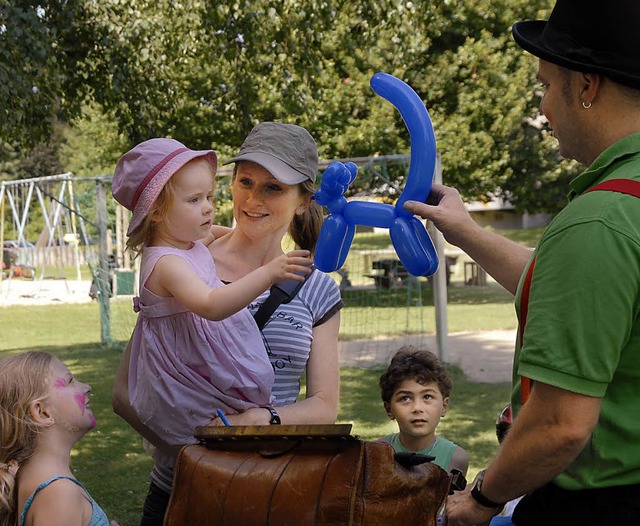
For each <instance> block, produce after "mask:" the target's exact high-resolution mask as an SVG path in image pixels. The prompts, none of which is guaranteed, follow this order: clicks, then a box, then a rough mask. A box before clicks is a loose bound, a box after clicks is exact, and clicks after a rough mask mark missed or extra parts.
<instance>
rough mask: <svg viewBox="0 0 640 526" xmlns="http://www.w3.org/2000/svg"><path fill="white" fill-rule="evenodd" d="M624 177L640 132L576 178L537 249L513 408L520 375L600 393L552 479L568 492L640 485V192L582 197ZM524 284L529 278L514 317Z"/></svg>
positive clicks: (635, 157) (638, 172)
mask: <svg viewBox="0 0 640 526" xmlns="http://www.w3.org/2000/svg"><path fill="white" fill-rule="evenodd" d="M618 178H627V179H635V180H640V133H636V134H633V135H629V136H627V137H625V138H623V139H621V140H619V141H618V142H616V143H615V144H613V145H612V146H610V147H609V148H608V149H606V150H605V151H604V152H603V153H602V154H601V155H600V156H599V157H598V158H597V159H596V160H595V161H594V163H593V164H592V165H591V166H590V167H589V169H588V170H586V171H585V172H584V173H583V174H581V175H580V176H578V177H577V178H576V179H574V180H573V181H572V182H571V187H572V191H571V193H570V195H569V199H570V202H569V204H568V205H567V206H566V207H565V208H564V209H563V210H562V211H561V212H560V213H559V214H558V215H557V216H556V217H555V218H554V219H553V221H552V222H551V223H550V224H549V226H548V227H547V229H546V230H545V232H544V234H543V236H542V238H541V239H540V242H539V244H538V246H537V247H536V250H535V256H536V263H535V267H534V270H533V277H532V280H531V289H530V295H529V306H528V315H527V321H526V328H525V333H524V345H523V348H522V349H519V348H517V349H516V356H515V360H514V390H513V393H512V404H513V408H514V410H515V411H516V412H517V411H518V410H519V408H520V381H519V379H520V376H524V377H528V378H531V379H532V380H533V381H534V383H535V381H540V382H544V383H545V384H548V385H552V386H555V387H559V388H561V389H566V390H568V391H572V392H575V393H580V394H584V395H588V396H594V397H599V398H602V407H601V413H600V419H599V421H598V424H597V426H596V428H595V430H594V432H593V434H592V436H591V439H590V441H589V443H588V444H587V446H586V447H585V449H584V450H583V451H582V453H580V455H579V456H578V457H577V458H576V459H575V461H574V462H573V463H572V464H571V465H570V466H569V467H568V468H567V469H566V471H565V472H564V473H562V474H561V475H560V476H558V477H557V479H556V483H557V484H558V485H559V486H561V487H563V488H566V489H585V488H596V487H606V486H618V485H624V484H638V483H640V319H639V314H640V199H639V198H637V197H635V196H630V195H625V194H621V193H617V192H610V191H597V192H591V193H588V194H585V195H581V194H583V192H585V191H586V190H587V189H589V188H591V187H592V186H594V185H595V184H598V183H600V182H602V181H604V180H609V179H618ZM523 282H524V275H523V278H522V279H521V282H520V285H519V286H518V291H517V294H516V310H517V311H518V316H520V313H519V305H520V296H521V293H522V286H523ZM542 439H543V438H542V437H541V440H542Z"/></svg>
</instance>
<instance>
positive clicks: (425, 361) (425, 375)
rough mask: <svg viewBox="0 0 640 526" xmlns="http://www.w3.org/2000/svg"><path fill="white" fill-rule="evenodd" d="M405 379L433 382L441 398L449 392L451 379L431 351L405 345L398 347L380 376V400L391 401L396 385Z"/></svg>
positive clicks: (445, 396) (422, 382) (425, 382)
mask: <svg viewBox="0 0 640 526" xmlns="http://www.w3.org/2000/svg"><path fill="white" fill-rule="evenodd" d="M405 380H415V381H416V382H418V383H421V384H428V383H429V382H435V383H436V384H438V389H440V392H441V393H442V397H443V398H447V397H448V396H449V395H450V394H451V389H452V388H453V381H452V380H451V375H449V371H447V369H446V368H445V367H444V366H443V365H442V363H441V362H440V360H438V357H437V356H436V355H435V354H433V353H432V352H431V351H427V350H425V349H418V348H417V347H414V346H413V345H407V346H404V347H401V348H400V349H398V351H397V352H396V354H395V355H394V357H393V358H392V359H391V363H390V364H389V367H387V370H386V371H385V372H384V373H382V376H380V394H381V395H382V401H383V402H385V403H390V402H391V397H392V396H393V393H394V392H395V391H396V389H397V388H398V386H399V385H400V384H401V383H402V382H404V381H405Z"/></svg>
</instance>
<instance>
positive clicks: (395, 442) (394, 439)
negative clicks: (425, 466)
mask: <svg viewBox="0 0 640 526" xmlns="http://www.w3.org/2000/svg"><path fill="white" fill-rule="evenodd" d="M382 441H383V442H388V443H389V444H391V447H393V449H394V451H396V452H400V453H404V452H410V450H408V449H407V448H406V447H404V446H403V445H402V442H400V433H393V434H391V435H388V436H386V437H384V438H383V439H382ZM457 447H458V446H457V445H456V444H454V443H453V442H451V440H447V439H446V438H442V437H440V436H439V437H437V438H436V441H435V442H434V444H433V446H431V447H428V448H427V449H423V450H422V451H415V453H420V454H421V455H430V456H432V457H435V460H433V463H434V464H436V465H438V466H440V467H441V468H442V469H444V470H445V471H449V463H450V462H451V457H453V453H454V452H455V450H456V448H457Z"/></svg>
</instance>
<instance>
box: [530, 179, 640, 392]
mask: <svg viewBox="0 0 640 526" xmlns="http://www.w3.org/2000/svg"><path fill="white" fill-rule="evenodd" d="M598 190H604V191H608V192H618V193H620V194H628V195H632V196H635V197H640V181H635V180H633V179H609V180H608V181H603V182H602V183H600V184H597V185H595V186H594V187H593V188H589V190H587V191H586V192H584V193H585V194H588V193H589V192H594V191H598ZM535 263H536V258H535V257H534V258H533V260H532V261H531V265H530V266H529V270H527V275H526V277H525V279H524V284H523V286H522V295H521V296H520V330H519V338H520V349H522V345H523V343H524V328H525V325H526V323H527V311H528V310H529V290H530V289H531V277H532V276H533V267H534V265H535ZM530 393H531V379H529V378H525V377H521V379H520V396H521V401H522V403H523V404H524V403H525V402H526V401H527V398H529V394H530Z"/></svg>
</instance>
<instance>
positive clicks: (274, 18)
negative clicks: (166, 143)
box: [0, 0, 576, 212]
mask: <svg viewBox="0 0 640 526" xmlns="http://www.w3.org/2000/svg"><path fill="white" fill-rule="evenodd" d="M5 1H6V0H0V2H5ZM24 4H25V5H21V2H14V3H13V4H11V6H8V5H7V6H5V7H3V10H2V15H1V16H2V22H1V23H2V24H3V27H4V28H5V29H4V30H2V29H0V31H2V32H1V33H0V39H1V40H2V43H3V44H5V43H6V46H5V47H4V48H3V50H0V59H2V60H1V61H0V85H1V86H2V87H0V89H2V90H4V91H3V95H5V94H9V93H17V96H14V98H13V99H12V102H11V105H10V106H12V109H14V110H16V111H15V112H13V114H12V112H11V111H10V109H7V108H6V107H3V114H2V115H3V116H4V117H5V119H4V121H5V122H3V123H2V124H0V137H4V138H5V140H6V139H8V138H10V137H12V135H11V134H10V133H9V130H10V129H18V130H19V133H18V134H17V135H16V137H22V138H24V137H36V138H39V137H41V136H44V134H45V128H46V127H47V126H48V125H49V123H50V122H51V120H52V118H53V117H54V116H57V117H62V118H64V119H65V120H70V119H71V118H72V117H76V120H74V121H72V122H73V123H74V124H73V127H74V128H75V129H76V132H74V133H75V135H74V137H75V139H74V140H75V141H81V142H82V139H81V137H82V136H85V137H86V136H88V137H93V138H94V139H91V140H90V141H89V142H90V143H93V144H94V145H97V149H96V150H93V149H91V148H88V149H87V148H85V147H84V146H82V145H81V142H80V143H77V142H76V143H73V142H70V143H69V144H70V145H71V148H67V149H66V150H63V151H64V152H65V153H64V159H65V164H66V165H67V166H74V169H75V168H76V167H77V166H83V168H82V170H84V172H83V173H88V172H90V171H92V170H98V171H104V170H105V169H107V167H108V164H109V162H112V163H113V162H114V160H115V159H117V155H118V152H121V151H123V150H124V149H125V148H127V147H129V146H131V145H133V144H134V143H137V142H139V141H141V140H144V139H147V138H149V137H154V136H172V137H175V138H177V139H179V140H181V141H183V142H185V143H186V144H188V145H189V146H191V147H193V148H210V147H213V148H215V149H216V150H218V152H219V154H220V158H221V159H223V160H224V159H225V158H228V157H229V156H231V155H232V154H233V153H234V151H235V150H236V149H237V148H238V146H239V145H240V143H241V142H242V140H243V139H244V137H245V136H246V134H247V133H248V132H249V130H250V129H251V128H252V127H253V126H254V125H255V124H256V123H258V122H260V121H264V120H281V121H286V122H294V123H297V124H300V125H302V126H305V127H306V128H308V129H309V131H310V132H311V133H312V135H313V136H314V137H315V138H316V140H317V142H318V145H319V149H320V154H321V157H323V158H343V157H358V156H371V155H376V154H380V155H391V154H397V153H406V152H408V151H409V146H410V144H409V136H408V133H407V130H406V129H405V126H404V123H403V122H402V119H401V116H400V114H399V113H398V112H397V111H396V110H395V109H394V108H393V106H392V105H391V104H389V103H388V102H387V101H385V100H383V99H381V98H379V97H378V96H377V95H376V94H375V93H373V91H372V90H371V89H370V87H369V80H370V78H371V76H372V75H373V74H374V73H375V72H377V71H384V72H387V73H390V74H392V75H394V76H396V77H399V78H401V79H403V80H405V81H406V82H408V83H409V84H410V85H411V86H412V87H413V88H414V89H415V90H416V91H417V92H418V94H419V95H420V96H421V97H422V99H423V100H424V102H425V104H426V106H427V108H428V109H429V112H430V115H431V118H432V120H433V123H434V129H435V132H436V137H437V140H438V149H439V151H440V152H441V153H442V157H443V166H444V178H445V182H446V183H448V184H451V185H454V186H456V187H457V188H458V189H459V190H460V191H461V193H462V194H463V196H465V197H467V198H469V199H489V198H491V196H494V195H501V196H503V197H506V198H507V199H509V200H511V201H512V202H513V203H514V204H515V205H516V207H517V208H519V209H521V210H525V209H526V210H528V211H530V212H537V211H543V210H547V211H555V210H557V209H558V208H560V207H561V206H562V205H563V204H564V193H565V190H564V187H563V186H564V185H557V184H554V182H557V181H562V182H564V181H565V180H566V179H567V178H569V177H571V176H572V174H573V173H575V169H576V168H575V166H574V165H571V164H568V163H563V164H559V163H558V162H559V156H558V153H557V146H556V144H555V140H553V138H552V137H549V135H548V133H547V132H546V130H545V128H544V126H542V125H541V122H540V119H539V118H538V105H539V96H538V94H537V92H536V89H535V78H534V77H535V68H536V61H535V59H534V58H533V57H531V56H530V55H528V54H527V53H525V52H523V51H522V50H521V49H520V48H518V47H517V46H516V45H515V43H514V42H513V39H512V38H511V34H510V29H511V24H512V23H513V22H514V21H517V20H522V19H529V18H544V17H546V15H548V13H549V9H550V7H551V5H552V0H526V1H525V0H492V1H489V0H440V1H437V2H435V1H427V2H410V1H401V0H305V1H302V0H230V1H228V2H207V1H205V0H183V1H180V0H153V1H151V0H101V1H100V2H90V1H88V0H66V1H65V2H64V9H61V8H60V7H61V3H60V2H56V1H54V0H48V1H47V2H44V3H40V7H33V5H31V4H29V3H28V2H24ZM0 5H1V4H0ZM56 8H57V9H56ZM62 12H64V13H62ZM1 81H5V82H1ZM33 86H38V87H39V88H38V93H35V91H34V90H33ZM43 92H44V93H45V94H44V95H43ZM4 99H5V100H8V99H7V98H6V97H4ZM87 101H93V103H92V104H93V105H91V106H89V105H87V104H86V102H87ZM83 108H84V109H83ZM87 108H91V109H90V110H88V109H87ZM99 113H102V114H103V115H106V116H108V117H107V118H106V119H104V118H99V117H98V114H99ZM10 114H11V115H10ZM83 115H84V116H85V117H84V118H82V116H83ZM115 127H117V129H116V128H115ZM14 138H15V137H14ZM94 148H95V146H94ZM74 150H75V151H76V152H77V153H76V154H75V155H74V153H73V152H74ZM87 153H91V154H92V155H94V156H95V157H96V161H95V162H93V163H92V161H91V160H90V159H89V157H90V156H89V155H87ZM74 163H75V164H74Z"/></svg>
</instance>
